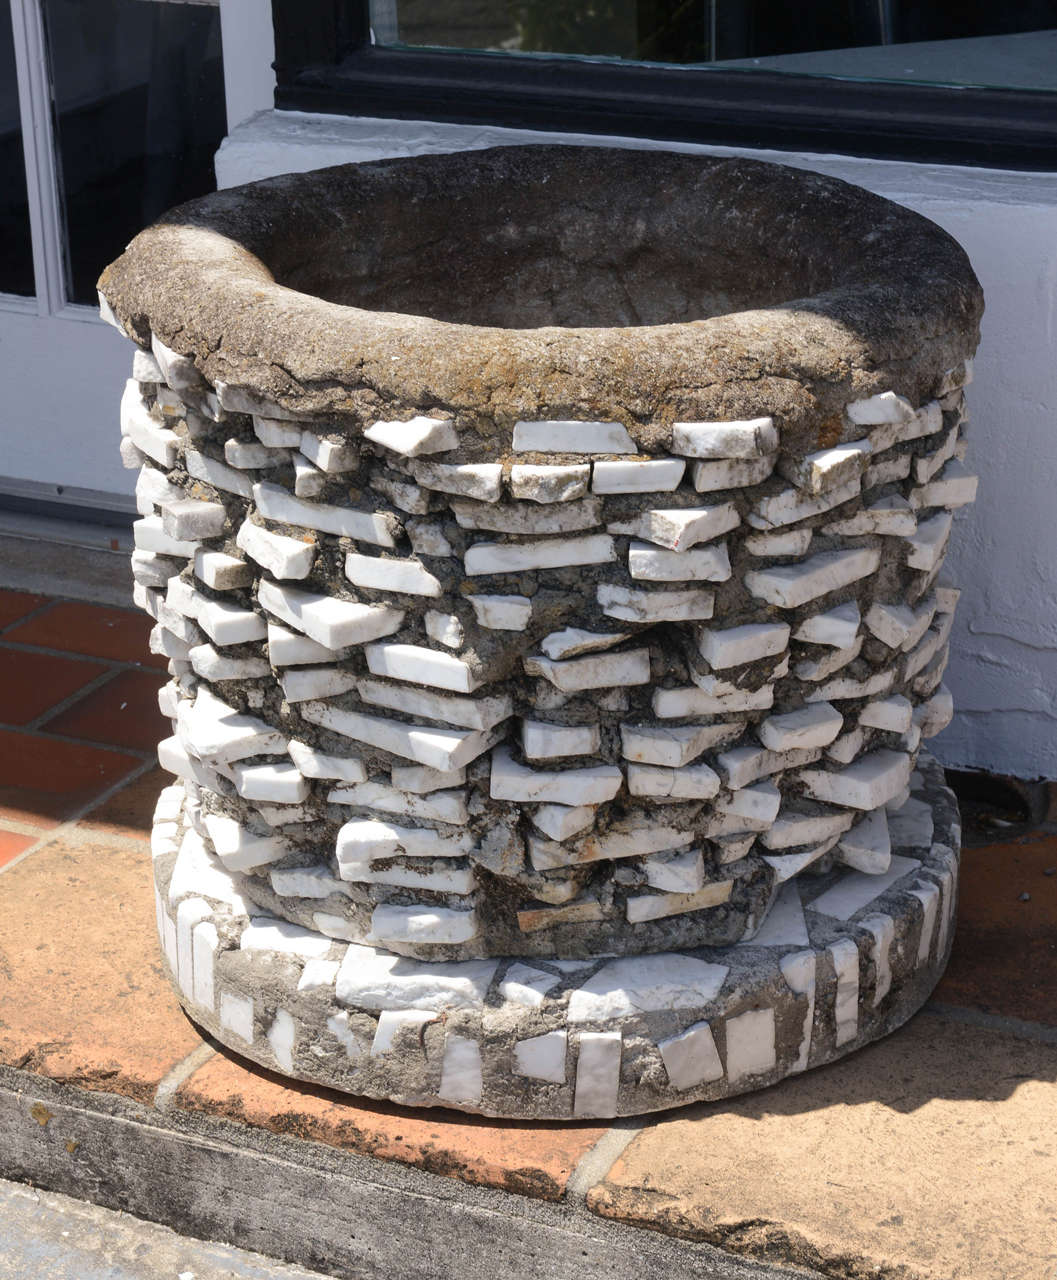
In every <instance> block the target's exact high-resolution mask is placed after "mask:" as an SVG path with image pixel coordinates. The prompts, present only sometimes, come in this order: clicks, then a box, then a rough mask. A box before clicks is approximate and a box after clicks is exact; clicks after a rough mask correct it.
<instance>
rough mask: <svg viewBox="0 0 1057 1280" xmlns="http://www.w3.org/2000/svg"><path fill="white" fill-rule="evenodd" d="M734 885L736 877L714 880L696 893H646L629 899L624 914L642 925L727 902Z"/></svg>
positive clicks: (633, 922)
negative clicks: (647, 921)
mask: <svg viewBox="0 0 1057 1280" xmlns="http://www.w3.org/2000/svg"><path fill="white" fill-rule="evenodd" d="M733 887H734V881H733V880H714V881H713V882H712V883H711V884H706V885H705V887H704V888H703V889H698V891H697V892H696V893H653V894H643V895H642V896H641V897H636V898H628V900H627V906H626V908H625V914H626V916H627V920H628V923H629V924H641V923H642V922H643V921H644V920H664V919H667V918H668V917H669V916H678V915H685V914H686V913H688V912H690V911H704V910H706V909H707V908H709V907H718V906H721V905H722V904H723V903H724V902H728V901H729V900H730V893H731V889H732V888H733Z"/></svg>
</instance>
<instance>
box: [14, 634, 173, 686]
mask: <svg viewBox="0 0 1057 1280" xmlns="http://www.w3.org/2000/svg"><path fill="white" fill-rule="evenodd" d="M4 649H13V650H14V651H15V652H17V653H43V654H45V655H46V656H47V657H49V658H69V659H70V661H71V662H95V663H100V662H101V663H103V664H104V665H105V666H110V667H113V668H114V670H115V671H157V673H158V675H159V676H163V675H165V668H164V667H155V666H151V665H150V664H148V663H146V662H140V661H138V660H137V659H136V658H104V657H101V656H100V655H99V654H96V653H75V652H74V651H73V650H71V649H55V648H53V647H52V646H51V645H47V644H25V643H23V642H22V641H21V640H9V639H8V638H7V635H6V633H3V632H0V651H2V650H4Z"/></svg>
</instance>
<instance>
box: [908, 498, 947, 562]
mask: <svg viewBox="0 0 1057 1280" xmlns="http://www.w3.org/2000/svg"><path fill="white" fill-rule="evenodd" d="M952 523H953V518H952V516H951V513H950V512H949V511H940V512H937V514H936V515H934V516H932V518H931V519H929V520H923V521H922V522H921V523H920V524H919V525H918V531H917V533H915V534H914V536H913V537H912V538H907V540H906V542H907V549H908V550H907V565H908V566H909V567H910V568H911V569H921V570H922V571H923V572H925V573H931V571H932V570H933V569H935V568H936V566H937V565H938V564H939V563H940V561H941V560H942V559H943V556H944V553H945V552H946V550H947V543H948V541H949V540H950V535H951V525H952Z"/></svg>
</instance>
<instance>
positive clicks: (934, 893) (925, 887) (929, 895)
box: [910, 880, 940, 965]
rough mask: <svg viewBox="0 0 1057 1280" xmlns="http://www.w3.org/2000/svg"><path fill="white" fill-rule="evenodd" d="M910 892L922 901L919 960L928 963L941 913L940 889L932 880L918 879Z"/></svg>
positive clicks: (921, 962) (921, 963)
mask: <svg viewBox="0 0 1057 1280" xmlns="http://www.w3.org/2000/svg"><path fill="white" fill-rule="evenodd" d="M910 892H911V893H912V894H913V896H914V897H915V898H917V900H918V901H919V902H920V903H921V911H922V917H921V932H920V934H919V935H918V954H917V962H918V964H919V965H924V964H928V960H929V955H930V953H931V951H932V939H933V936H934V935H935V932H936V920H937V917H938V914H939V905H940V891H939V887H938V886H937V885H935V884H933V882H932V881H931V880H918V881H916V883H915V884H914V886H913V888H911V890H910Z"/></svg>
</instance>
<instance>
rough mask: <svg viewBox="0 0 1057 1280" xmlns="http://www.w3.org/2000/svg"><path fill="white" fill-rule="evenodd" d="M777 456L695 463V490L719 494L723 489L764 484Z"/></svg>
mask: <svg viewBox="0 0 1057 1280" xmlns="http://www.w3.org/2000/svg"><path fill="white" fill-rule="evenodd" d="M777 456H778V455H777V454H774V453H769V454H765V455H764V456H763V457H762V458H718V459H716V460H715V461H712V462H695V463H694V470H693V482H694V488H695V489H696V490H697V492H698V493H718V492H719V491H720V490H722V489H745V488H749V487H751V486H752V485H757V484H762V483H763V481H764V480H766V479H767V477H768V476H769V475H770V474H771V472H772V471H773V470H774V464H775V461H776V459H777Z"/></svg>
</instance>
